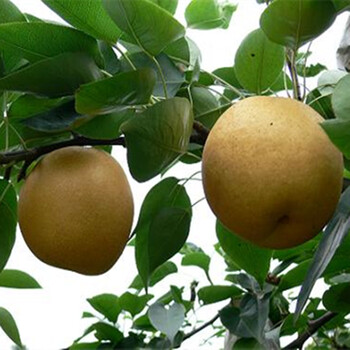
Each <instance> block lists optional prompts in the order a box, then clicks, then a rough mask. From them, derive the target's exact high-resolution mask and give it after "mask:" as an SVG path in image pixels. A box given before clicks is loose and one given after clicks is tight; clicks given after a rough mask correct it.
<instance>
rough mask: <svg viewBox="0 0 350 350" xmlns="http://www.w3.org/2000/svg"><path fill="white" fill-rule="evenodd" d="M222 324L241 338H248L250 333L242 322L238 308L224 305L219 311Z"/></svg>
mask: <svg viewBox="0 0 350 350" xmlns="http://www.w3.org/2000/svg"><path fill="white" fill-rule="evenodd" d="M219 315H220V320H221V322H222V324H223V325H224V326H225V327H226V328H227V329H228V330H229V331H230V333H232V334H235V335H237V336H238V337H242V338H250V337H251V333H250V330H249V329H248V328H247V326H246V325H245V324H244V323H243V322H242V320H241V317H240V309H239V308H238V307H234V306H226V307H224V308H223V309H221V310H220V311H219Z"/></svg>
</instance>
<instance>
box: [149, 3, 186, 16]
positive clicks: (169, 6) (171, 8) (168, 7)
mask: <svg viewBox="0 0 350 350" xmlns="http://www.w3.org/2000/svg"><path fill="white" fill-rule="evenodd" d="M151 1H152V2H153V3H155V4H157V5H158V6H159V7H162V8H163V9H164V10H167V11H168V12H169V13H171V14H172V15H173V14H174V13H175V11H176V8H177V5H178V2H179V0H151Z"/></svg>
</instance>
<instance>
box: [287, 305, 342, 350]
mask: <svg viewBox="0 0 350 350" xmlns="http://www.w3.org/2000/svg"><path fill="white" fill-rule="evenodd" d="M337 315H338V314H337V313H335V312H331V311H327V312H326V313H325V314H324V315H322V316H321V317H320V318H318V319H316V320H313V321H310V322H309V327H308V329H307V330H306V331H305V332H304V333H302V334H300V336H299V337H298V338H297V339H295V340H294V341H292V342H291V343H290V344H288V345H287V346H285V347H284V348H283V350H287V349H301V348H302V347H303V344H304V343H305V342H306V340H308V339H309V338H310V337H311V336H312V335H313V334H314V333H315V332H317V331H318V330H319V329H320V328H321V327H322V326H324V325H325V324H326V323H327V322H329V321H330V320H331V319H332V318H334V317H335V316H337Z"/></svg>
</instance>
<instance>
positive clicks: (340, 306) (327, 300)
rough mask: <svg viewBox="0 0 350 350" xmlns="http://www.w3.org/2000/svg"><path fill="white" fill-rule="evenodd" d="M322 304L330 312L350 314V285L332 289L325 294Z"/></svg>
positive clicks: (339, 285)
mask: <svg viewBox="0 0 350 350" xmlns="http://www.w3.org/2000/svg"><path fill="white" fill-rule="evenodd" d="M322 303H323V305H324V306H325V308H326V309H327V310H329V311H333V312H338V313H350V283H341V284H337V285H335V286H332V287H330V288H329V289H328V290H327V291H326V292H325V293H324V294H323V297H322Z"/></svg>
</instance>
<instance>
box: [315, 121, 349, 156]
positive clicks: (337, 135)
mask: <svg viewBox="0 0 350 350" xmlns="http://www.w3.org/2000/svg"><path fill="white" fill-rule="evenodd" d="M321 126H322V128H323V129H324V130H325V131H326V133H327V135H328V136H329V138H330V139H331V141H332V142H333V143H334V144H335V145H336V146H337V147H338V148H339V150H340V151H341V152H342V153H343V154H344V155H345V157H347V158H350V138H349V136H350V120H344V119H338V118H336V119H329V120H326V121H324V122H322V123H321Z"/></svg>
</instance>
